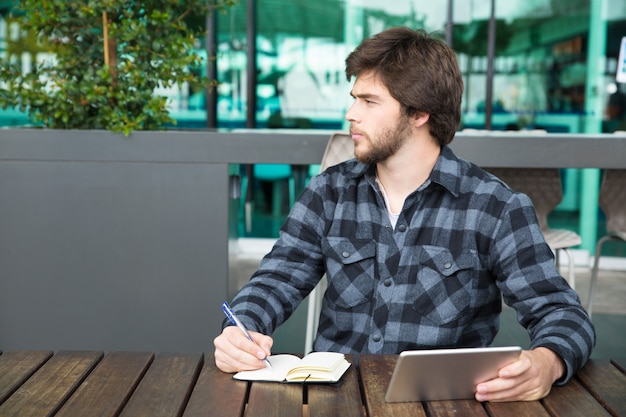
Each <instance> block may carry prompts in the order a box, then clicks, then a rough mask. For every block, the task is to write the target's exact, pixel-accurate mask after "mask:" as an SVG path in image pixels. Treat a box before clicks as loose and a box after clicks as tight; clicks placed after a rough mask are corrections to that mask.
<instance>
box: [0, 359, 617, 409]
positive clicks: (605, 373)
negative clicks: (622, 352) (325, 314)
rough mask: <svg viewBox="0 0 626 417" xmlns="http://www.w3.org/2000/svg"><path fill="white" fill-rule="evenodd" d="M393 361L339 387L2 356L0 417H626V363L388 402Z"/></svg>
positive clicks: (162, 363)
mask: <svg viewBox="0 0 626 417" xmlns="http://www.w3.org/2000/svg"><path fill="white" fill-rule="evenodd" d="M349 360H350V361H351V362H352V363H356V361H355V358H354V357H349ZM395 361H396V356H395V355H361V356H359V357H358V367H357V366H356V365H355V366H352V367H351V368H350V369H349V370H348V372H347V374H346V376H345V379H344V381H343V384H341V385H340V386H339V387H335V386H324V385H309V386H303V385H292V384H277V383H260V382H255V383H247V382H243V381H235V380H233V379H232V378H231V375H230V374H225V373H222V372H220V371H219V370H217V368H216V367H215V364H214V360H213V354H212V353H209V354H207V355H203V354H167V353H163V354H157V355H155V354H153V353H150V352H110V353H108V354H106V355H105V354H104V353H102V352H72V351H67V352H66V351H62V352H58V353H53V352H45V351H44V352H40V351H14V352H5V353H4V354H2V355H0V417H9V416H20V417H31V416H55V417H66V416H69V417H81V416H88V417H99V416H103V417H109V416H110V417H113V416H121V417H129V416H147V417H160V416H183V417H192V416H194V417H195V416H228V417H233V416H245V417H252V416H262V417H268V416H288V417H294V416H305V417H306V416H309V417H313V416H324V417H328V416H340V417H352V416H355V417H356V416H361V417H364V416H384V417H389V416H424V417H426V416H428V417H435V416H485V417H486V416H492V417H493V416H506V417H511V416H515V417H524V416H532V417H537V416H581V417H593V416H626V374H625V373H626V366H625V365H626V361H624V360H622V361H611V362H609V361H597V360H596V361H591V362H590V363H589V364H587V366H585V368H583V369H582V370H581V371H580V372H579V373H578V375H577V376H576V378H574V379H573V380H572V381H571V382H569V383H568V384H567V385H566V386H564V387H555V388H553V390H552V392H551V393H550V395H549V396H548V397H547V398H545V399H544V400H542V401H534V402H516V403H493V404H492V403H479V402H476V401H474V400H462V401H433V402H424V403H419V402H414V403H394V404H387V403H385V401H384V395H385V391H386V389H387V385H388V384H389V380H390V378H391V372H392V369H393V365H394V364H395Z"/></svg>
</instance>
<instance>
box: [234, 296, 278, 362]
mask: <svg viewBox="0 0 626 417" xmlns="http://www.w3.org/2000/svg"><path fill="white" fill-rule="evenodd" d="M222 311H223V312H224V314H226V317H228V320H230V322H231V323H232V324H234V325H235V326H237V327H239V330H241V331H242V332H243V334H244V335H245V336H246V337H247V338H248V340H250V341H251V342H254V343H256V342H255V341H254V339H253V338H252V336H250V333H248V329H246V327H245V326H244V325H243V323H241V321H239V319H238V318H237V316H235V313H233V311H232V310H231V309H230V306H229V305H228V303H227V302H226V301H224V302H223V303H222ZM263 362H265V365H267V367H268V368H270V369H272V364H271V363H270V361H268V360H267V357H266V358H265V359H263Z"/></svg>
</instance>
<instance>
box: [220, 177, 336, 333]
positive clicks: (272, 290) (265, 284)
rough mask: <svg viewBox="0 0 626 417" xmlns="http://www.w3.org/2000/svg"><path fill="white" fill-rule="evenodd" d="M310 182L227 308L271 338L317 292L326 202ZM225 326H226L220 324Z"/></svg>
mask: <svg viewBox="0 0 626 417" xmlns="http://www.w3.org/2000/svg"><path fill="white" fill-rule="evenodd" d="M316 184H317V181H316V179H315V178H314V179H313V180H312V181H311V184H310V185H309V186H308V187H307V188H305V190H304V191H303V192H302V195H301V196H300V198H299V199H298V201H296V203H295V205H294V207H293V208H292V210H291V212H290V213H289V216H288V217H287V220H286V222H285V223H284V225H283V226H282V227H281V229H280V234H279V238H278V240H277V241H276V243H275V244H274V246H273V248H272V250H271V251H270V253H268V254H267V255H266V256H265V257H264V258H263V259H262V260H261V263H260V265H259V268H258V270H257V271H256V272H255V273H254V275H253V276H252V278H251V279H250V281H249V282H248V283H247V284H246V285H245V286H244V287H243V288H242V289H241V290H240V291H239V292H238V293H237V295H236V297H235V298H234V300H233V302H232V303H231V308H232V310H233V311H234V312H235V314H237V315H238V317H239V319H240V320H241V321H242V323H243V324H244V325H245V326H246V327H248V328H249V329H251V330H255V331H257V332H261V333H263V334H269V335H271V334H272V333H273V332H274V330H276V328H277V327H278V326H280V325H281V324H282V323H284V322H285V321H286V320H287V319H288V318H289V317H290V316H291V314H292V313H293V312H294V311H295V309H296V308H297V307H298V305H299V304H300V303H301V302H302V300H304V298H305V297H306V296H307V295H308V294H309V293H310V292H311V291H312V290H313V288H315V286H316V285H317V283H318V282H319V280H320V279H321V277H322V275H323V273H324V265H323V259H322V254H321V248H320V240H321V237H320V236H321V235H322V232H323V230H324V227H325V226H324V225H325V220H324V215H323V213H324V210H325V207H324V205H325V204H328V203H324V199H322V198H321V196H320V194H319V191H316ZM224 324H225V325H226V324H227V323H224Z"/></svg>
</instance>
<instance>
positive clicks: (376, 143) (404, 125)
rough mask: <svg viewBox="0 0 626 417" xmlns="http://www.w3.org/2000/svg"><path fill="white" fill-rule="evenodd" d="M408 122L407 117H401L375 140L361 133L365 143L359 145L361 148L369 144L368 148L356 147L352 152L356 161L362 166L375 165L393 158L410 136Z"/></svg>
mask: <svg viewBox="0 0 626 417" xmlns="http://www.w3.org/2000/svg"><path fill="white" fill-rule="evenodd" d="M409 120H410V118H409V117H408V116H401V117H400V118H399V119H398V122H397V123H396V124H395V125H394V126H391V127H388V128H386V129H383V130H382V131H381V132H379V133H378V134H377V137H376V138H372V137H371V136H370V135H369V134H367V133H363V139H365V142H366V143H363V144H361V146H364V145H367V144H369V147H366V148H365V149H359V147H358V146H357V147H356V148H355V151H354V152H355V157H356V159H357V160H358V161H359V162H362V163H364V164H377V163H379V162H382V161H385V160H386V159H388V158H389V157H391V156H393V155H394V154H395V153H396V152H398V150H399V149H400V148H401V147H402V145H404V143H405V142H406V140H407V139H408V137H409V135H410V134H411V126H410V121H409Z"/></svg>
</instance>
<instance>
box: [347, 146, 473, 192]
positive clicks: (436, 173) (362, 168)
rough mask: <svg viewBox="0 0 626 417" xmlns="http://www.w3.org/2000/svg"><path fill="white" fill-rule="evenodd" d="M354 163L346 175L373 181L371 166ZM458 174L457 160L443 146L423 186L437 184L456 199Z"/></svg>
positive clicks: (448, 149) (459, 169)
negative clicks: (363, 177) (430, 183)
mask: <svg viewBox="0 0 626 417" xmlns="http://www.w3.org/2000/svg"><path fill="white" fill-rule="evenodd" d="M354 163H355V165H354V167H353V168H352V169H351V170H350V171H349V172H348V173H347V175H348V176H349V177H351V178H358V177H361V176H365V177H366V178H367V179H368V180H370V182H372V183H373V182H374V181H375V179H376V169H375V168H374V166H373V165H369V164H363V163H361V162H358V161H356V160H354ZM460 172H461V167H460V164H459V158H458V157H457V156H456V155H455V154H454V152H452V149H450V148H449V147H448V146H444V147H443V148H441V153H440V154H439V158H437V162H436V163H435V167H434V168H433V170H432V172H431V173H430V177H429V178H428V180H427V181H426V184H425V185H426V186H427V185H428V183H429V182H432V183H436V184H439V185H441V186H442V187H444V188H445V189H446V190H448V191H449V192H450V193H452V194H453V195H454V196H455V197H457V196H458V195H459V188H460Z"/></svg>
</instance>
